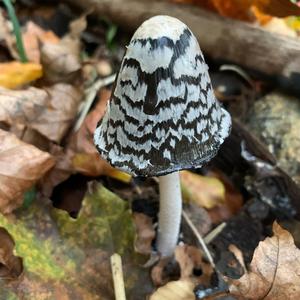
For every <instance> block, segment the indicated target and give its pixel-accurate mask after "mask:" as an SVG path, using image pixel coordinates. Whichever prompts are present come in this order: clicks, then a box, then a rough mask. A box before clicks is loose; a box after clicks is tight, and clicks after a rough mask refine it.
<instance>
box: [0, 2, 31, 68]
mask: <svg viewBox="0 0 300 300" xmlns="http://www.w3.org/2000/svg"><path fill="white" fill-rule="evenodd" d="M3 3H4V5H5V7H6V10H7V13H8V15H9V18H10V20H11V22H12V24H13V28H14V34H15V36H16V43H17V49H18V53H19V56H20V60H21V62H23V63H25V62H28V58H27V56H26V53H25V49H24V45H23V40H22V35H21V30H20V24H19V21H18V18H17V16H16V13H15V9H14V7H13V5H12V4H11V2H10V0H3Z"/></svg>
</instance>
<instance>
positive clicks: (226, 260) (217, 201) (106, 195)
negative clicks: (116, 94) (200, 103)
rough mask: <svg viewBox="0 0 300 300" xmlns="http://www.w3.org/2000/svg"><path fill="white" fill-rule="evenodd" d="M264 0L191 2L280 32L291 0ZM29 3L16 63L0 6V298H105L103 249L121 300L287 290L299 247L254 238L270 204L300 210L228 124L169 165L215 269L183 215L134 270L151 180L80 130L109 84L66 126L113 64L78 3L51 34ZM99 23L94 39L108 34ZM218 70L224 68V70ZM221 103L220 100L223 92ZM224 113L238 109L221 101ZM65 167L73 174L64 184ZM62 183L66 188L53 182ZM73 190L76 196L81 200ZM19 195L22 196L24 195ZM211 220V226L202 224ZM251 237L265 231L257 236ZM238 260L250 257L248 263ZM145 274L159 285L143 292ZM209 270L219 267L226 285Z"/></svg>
mask: <svg viewBox="0 0 300 300" xmlns="http://www.w3.org/2000/svg"><path fill="white" fill-rule="evenodd" d="M177 2H178V1H177ZM180 2H185V3H186V2H192V3H193V4H195V3H196V4H199V1H180ZM271 2H272V5H271ZM271 2H270V1H246V2H245V3H243V4H237V3H236V1H234V0H230V1H226V3H225V2H224V1H223V2H222V3H221V2H220V1H218V0H216V1H214V0H211V1H205V3H204V4H203V3H201V5H204V6H206V7H209V8H210V9H213V10H215V11H218V12H219V13H220V14H222V15H226V16H230V17H235V18H238V19H246V20H248V21H253V20H254V21H258V22H259V23H260V24H261V25H262V26H265V27H266V28H267V26H269V28H270V29H269V30H273V31H275V32H276V33H277V34H282V33H283V34H290V35H293V36H295V32H296V29H292V31H293V32H291V29H290V28H292V27H291V26H290V25H288V26H290V27H289V29H287V28H286V27H285V26H286V25H285V24H288V22H287V21H286V20H280V21H279V20H278V19H277V18H274V16H286V15H288V14H290V13H291V12H297V9H298V10H299V8H298V7H297V6H295V5H292V4H289V5H287V6H285V7H284V9H281V8H282V1H279V0H278V1H277V0H276V1H271ZM17 5H19V6H20V7H22V5H26V4H17ZM57 9H58V10H59V9H60V8H57ZM280 9H281V10H280ZM21 10H22V9H21ZM46 10H47V9H46ZM52 10H53V9H52ZM55 10H56V8H55V9H54V11H55ZM28 13H29V15H28V16H27V17H25V20H26V21H25V22H24V26H23V28H24V30H23V40H24V44H25V50H26V52H27V56H28V57H29V60H30V61H31V62H30V63H28V64H20V63H19V62H18V61H17V60H18V53H17V52H16V50H15V49H16V48H15V37H14V36H13V34H12V32H11V28H10V22H9V21H7V19H6V18H5V17H4V14H3V13H2V11H1V14H0V24H2V25H3V26H0V42H1V47H2V43H3V42H4V45H5V47H6V48H7V53H8V54H9V55H10V57H9V56H7V53H6V54H5V55H6V57H7V60H6V61H4V62H2V61H1V63H0V86H3V87H2V88H1V89H0V128H2V129H3V130H2V129H1V131H0V139H1V141H3V142H1V146H0V212H1V213H0V291H1V293H0V299H1V300H2V299H3V300H4V299H5V300H7V299H26V300H27V299H37V300H39V299H71V298H73V299H113V298H114V290H113V286H112V278H111V271H110V265H109V257H110V255H112V254H113V253H115V252H118V253H119V254H121V256H122V260H123V267H124V279H125V288H126V294H127V297H128V299H145V298H146V296H147V297H149V295H150V294H151V296H150V299H152V300H153V299H154V300H156V299H162V300H164V299H176V300H177V299H178V300H182V299H185V300H190V299H195V297H197V299H219V298H218V295H220V294H222V295H228V296H232V297H237V299H238V297H240V298H247V299H248V298H249V299H257V297H266V298H265V299H275V300H276V299H284V298H285V299H289V298H288V297H289V295H293V297H295V299H296V298H298V297H299V291H298V287H299V284H298V285H297V283H298V282H299V276H300V275H299V266H298V265H297V259H298V256H299V253H298V252H299V249H298V248H296V246H295V245H294V243H293V238H292V237H291V235H290V234H289V233H288V232H287V231H286V230H284V229H282V228H281V227H280V226H279V225H278V224H277V223H274V225H273V232H274V235H273V237H267V238H265V237H266V236H267V235H268V234H269V233H270V232H269V231H268V230H269V229H270V225H271V224H272V222H273V221H274V220H275V219H276V218H279V219H280V218H281V217H282V215H281V213H282V214H284V215H285V217H288V218H293V217H295V216H297V215H299V207H298V205H297V201H296V199H297V198H298V196H299V195H300V192H299V188H298V187H297V186H296V185H295V184H294V183H293V182H292V180H291V178H290V176H289V175H288V171H287V170H285V171H286V173H285V172H283V171H282V170H281V169H280V168H279V167H278V166H277V165H276V159H275V158H274V157H272V155H271V154H270V153H269V151H268V150H267V149H266V148H264V147H263V146H262V145H261V143H260V142H259V141H257V140H256V139H255V138H253V137H252V135H251V134H250V132H249V130H248V129H246V128H244V127H243V126H241V124H239V123H238V122H234V124H233V133H232V135H231V136H230V137H229V139H228V140H227V141H226V142H225V144H224V146H223V147H222V149H221V151H220V152H219V154H218V156H217V157H216V159H215V160H214V161H213V162H212V163H211V165H209V166H206V167H205V168H203V169H201V170H195V171H193V172H189V171H184V172H182V174H181V181H182V186H183V197H184V199H185V201H186V203H185V204H184V206H185V210H186V212H187V215H188V216H189V218H190V219H191V221H192V222H193V223H195V227H196V228H197V229H198V231H199V233H201V234H202V235H206V234H209V236H210V239H209V242H208V243H209V245H208V247H209V249H210V251H211V253H212V256H213V258H214V261H215V262H216V265H217V269H213V268H212V266H211V265H210V264H209V263H207V260H206V258H205V255H204V254H203V252H202V250H201V249H200V247H199V245H198V242H197V240H196V239H195V237H194V236H193V233H192V232H191V229H190V228H189V227H188V226H187V224H185V223H184V222H183V225H182V231H181V232H182V234H181V236H180V244H179V246H178V247H177V249H176V252H175V259H174V260H167V261H164V260H160V261H158V263H157V264H156V265H155V266H154V267H153V268H152V269H151V271H149V270H148V269H145V268H143V267H142V265H144V264H145V263H146V261H147V259H148V258H149V256H150V255H151V253H153V251H154V250H155V248H154V247H153V246H154V245H155V236H156V230H157V227H156V224H157V223H156V222H157V208H158V191H157V183H156V182H155V180H145V179H140V178H137V179H135V178H131V176H129V175H128V174H125V173H123V172H120V171H118V170H116V169H114V168H112V167H111V166H109V165H108V164H107V163H106V162H105V161H104V160H103V159H101V158H100V156H99V155H98V153H97V151H96V149H95V147H94V145H93V141H92V136H93V132H94V129H95V127H96V124H97V122H98V121H99V119H101V117H102V115H103V113H104V110H105V107H106V103H107V101H108V99H109V97H110V93H111V91H110V89H107V90H105V89H102V90H101V92H100V93H99V94H98V95H97V96H96V101H95V102H96V103H95V105H94V106H92V109H91V110H90V112H89V114H88V115H87V116H86V117H85V120H84V121H83V123H82V125H81V126H80V128H79V130H74V125H75V124H76V118H77V117H78V112H79V111H81V108H82V103H83V99H84V92H86V91H84V89H86V87H87V83H89V86H91V85H92V84H93V82H95V80H97V78H98V77H97V76H99V75H101V74H102V75H103V74H111V73H113V71H115V70H113V69H114V66H112V64H111V61H113V59H115V57H114V58H113V59H112V57H113V55H114V54H112V52H111V51H110V50H109V49H108V48H109V45H97V47H98V48H96V50H93V51H94V52H93V53H91V52H90V51H91V50H90V49H89V47H90V46H91V44H92V43H90V44H89V42H87V40H88V38H87V37H91V36H92V35H93V34H94V33H93V32H97V34H99V32H101V30H103V29H102V28H101V30H100V31H99V23H97V25H96V27H97V30H95V28H93V26H95V25H93V24H92V22H91V23H90V22H87V18H86V16H87V14H84V15H82V16H81V17H79V18H74V21H73V22H71V23H70V24H69V30H68V32H61V35H60V36H58V35H57V34H55V33H54V32H53V31H51V29H45V28H43V26H42V23H43V22H41V24H40V23H39V22H37V23H35V22H36V21H32V20H31V19H32V15H30V12H26V13H25V15H26V14H28ZM268 14H272V16H270V15H268ZM46 15H47V13H46ZM40 17H41V18H43V15H42V14H41V16H40ZM65 17H66V16H65V15H63V17H61V18H65ZM274 24H275V25H274ZM293 26H295V25H293ZM50 28H51V26H50ZM280 31H281V32H280ZM102 34H103V36H102V40H103V41H105V38H106V35H107V32H106V33H105V31H103V32H102ZM83 35H84V36H85V38H84V39H82V36H83ZM91 40H93V39H91ZM83 41H84V42H85V43H86V44H85V45H83ZM99 41H101V38H100V39H97V43H99ZM84 47H85V49H84ZM105 47H107V48H105ZM1 51H2V48H0V52H1ZM5 55H4V57H5ZM0 57H2V56H0ZM83 57H87V59H86V60H85V62H89V59H90V57H92V60H90V61H92V63H93V66H94V67H95V66H96V69H93V68H92V69H91V68H89V69H90V71H89V72H87V69H88V67H89V66H88V64H85V63H84V60H83V59H82V58H83ZM117 64H119V61H118V62H117ZM101 66H104V67H101ZM97 68H98V69H99V70H98V69H97ZM101 68H102V69H103V70H102V69H101ZM219 75H221V77H222V76H225V77H226V75H224V72H223V73H220V74H219ZM252 92H253V93H252V94H255V93H258V92H259V91H258V90H255V91H252ZM243 97H247V96H245V95H244V96H243ZM250 100H251V101H254V100H255V99H254V97H251V99H243V101H244V102H247V105H246V106H247V107H250V106H251V103H250ZM225 105H228V106H229V107H230V102H229V103H225ZM232 114H233V115H234V116H235V117H237V118H238V117H239V116H238V115H236V111H234V110H233V111H232ZM245 114H247V110H245ZM14 134H15V135H17V137H16V136H15V135H14ZM220 160H222V163H220ZM12 162H13V163H12ZM79 174H80V175H79ZM76 176H77V177H76ZM80 176H82V177H80ZM75 177H76V178H77V179H76V180H83V181H84V184H80V185H78V186H76V180H75V179H74V178H75ZM92 178H93V179H95V178H96V179H97V181H98V182H95V181H91V180H92ZM99 181H100V182H102V183H103V184H104V185H105V186H106V187H108V188H109V189H110V190H113V191H114V192H115V193H116V194H119V195H122V198H125V199H126V201H124V200H122V199H120V198H119V197H118V196H117V195H116V194H114V193H112V192H110V191H109V190H108V189H106V188H105V187H104V186H103V185H102V184H101V183H99ZM85 183H86V184H85ZM67 184H68V185H69V186H70V187H71V189H69V190H68V189H66V190H65V193H67V197H64V196H63V194H59V193H57V192H56V191H57V189H58V187H59V188H62V190H63V187H64V186H65V185H67ZM83 186H87V191H86V187H83ZM32 191H35V192H32ZM278 191H279V193H278ZM54 194H55V195H56V197H57V195H59V196H58V197H61V199H60V200H61V202H62V204H61V206H60V207H62V208H64V210H62V209H57V208H54V207H53V205H52V204H53V203H54V204H55V201H54V199H51V200H52V202H53V203H52V202H51V201H50V200H49V198H53V195H54ZM78 194H80V195H81V194H82V195H85V196H84V197H83V200H82V199H81V198H80V199H77V198H78ZM32 195H33V196H32ZM278 195H279V196H278ZM27 196H30V197H31V200H30V201H29V202H28V203H29V204H26V203H25V204H24V199H27V198H28V197H27ZM80 197H81V196H80ZM66 199H68V200H66ZM68 201H69V202H68ZM72 201H73V202H77V201H78V202H79V203H80V205H77V204H76V205H77V206H78V207H77V208H76V211H75V214H74V216H76V219H74V218H72V217H70V215H72V216H73V211H72V210H73V209H74V204H73V206H72ZM70 203H71V204H70ZM137 203H139V204H137ZM141 203H145V204H143V205H142V204H141ZM283 204H285V205H283ZM286 204H287V205H286ZM130 205H131V208H132V209H133V214H131V210H130ZM224 221H225V222H226V223H223V224H224V226H223V227H222V230H221V231H220V232H218V231H216V233H214V230H215V229H216V228H215V227H216V226H218V225H219V224H220V223H222V222H224ZM266 224H267V225H266ZM120 229H122V230H120ZM214 234H215V236H214ZM250 239H251V241H250ZM259 240H264V241H263V242H260V243H259V244H258V241H259ZM232 243H233V244H232ZM234 245H235V246H234ZM238 247H239V248H241V249H242V251H241V250H239V249H238ZM232 249H233V250H232ZM231 251H232V252H231ZM243 257H244V258H243ZM252 257H253V258H252ZM292 258H293V259H292ZM244 260H245V261H246V262H250V261H251V263H250V265H249V267H247V266H246V263H245V262H244ZM221 273H223V275H220V274H221ZM150 274H151V276H152V282H153V283H154V284H155V285H156V286H160V287H159V288H158V289H157V290H156V291H155V292H154V293H153V286H152V282H151V279H150V276H149V275H150ZM243 274H244V275H243ZM216 276H217V277H218V278H219V277H220V276H221V277H222V276H223V278H226V280H227V284H228V286H226V284H225V285H224V284H221V283H220V282H221V281H220V278H219V281H218V280H216V279H215V278H216Z"/></svg>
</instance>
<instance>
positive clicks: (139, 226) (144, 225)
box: [133, 212, 155, 254]
mask: <svg viewBox="0 0 300 300" xmlns="http://www.w3.org/2000/svg"><path fill="white" fill-rule="evenodd" d="M133 222H134V224H135V227H136V234H137V236H136V240H135V244H134V246H135V250H136V251H137V252H138V253H142V254H150V253H151V251H152V241H153V239H154V238H155V230H154V228H153V224H152V219H151V218H150V217H149V216H147V215H145V214H142V213H137V212H134V213H133Z"/></svg>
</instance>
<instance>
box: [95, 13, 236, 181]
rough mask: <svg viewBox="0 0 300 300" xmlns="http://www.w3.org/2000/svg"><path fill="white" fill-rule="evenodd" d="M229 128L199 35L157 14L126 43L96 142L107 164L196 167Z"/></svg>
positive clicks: (136, 169)
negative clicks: (212, 82) (213, 85)
mask: <svg viewBox="0 0 300 300" xmlns="http://www.w3.org/2000/svg"><path fill="white" fill-rule="evenodd" d="M230 128H231V118H230V115H229V114H228V112H227V111H225V110H224V109H222V108H221V107H220V104H219V103H218V101H217V100H216V98H215V96H214V93H213V89H212V86H211V81H210V78H209V75H208V67H207V65H206V63H205V62H204V59H203V55H202V52H201V50H200V47H199V44H198V42H197V39H196V38H195V36H194V35H193V33H192V32H191V31H190V29H189V28H188V27H187V26H186V25H185V24H184V23H182V22H181V21H179V20H178V19H176V18H172V17H168V16H156V17H153V18H151V19H149V20H147V21H145V22H144V23H143V24H142V25H141V26H140V27H139V28H138V29H137V31H136V32H135V34H134V35H133V37H132V39H131V41H130V44H129V46H128V47H127V51H126V53H125V56H124V58H123V61H122V64H121V67H120V71H119V73H118V76H117V79H116V82H115V87H114V90H113V92H112V96H111V99H110V102H109V104H108V106H107V110H106V113H105V115H104V117H103V119H102V120H101V121H100V122H99V124H98V127H97V129H96V131H95V135H94V142H95V145H96V147H97V149H98V151H99V152H100V154H101V156H102V157H103V158H105V159H106V160H107V161H108V162H110V164H111V165H113V166H115V167H117V168H119V169H121V170H124V171H126V172H128V173H131V174H133V175H141V176H159V175H164V174H168V173H172V172H175V171H178V170H181V169H190V168H196V167H200V166H202V165H203V164H204V163H205V162H207V161H209V160H210V159H211V158H212V157H213V156H215V155H216V153H217V151H218V149H219V147H220V145H221V144H222V142H223V141H224V139H225V138H226V137H227V136H228V134H229V132H230Z"/></svg>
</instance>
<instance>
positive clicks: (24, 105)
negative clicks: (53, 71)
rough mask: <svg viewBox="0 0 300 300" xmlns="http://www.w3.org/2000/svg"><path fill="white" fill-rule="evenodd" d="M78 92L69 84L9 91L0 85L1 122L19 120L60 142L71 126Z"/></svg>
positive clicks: (10, 123)
mask: <svg viewBox="0 0 300 300" xmlns="http://www.w3.org/2000/svg"><path fill="white" fill-rule="evenodd" d="M81 96H82V94H81V92H80V91H79V90H78V89H76V88H75V87H73V86H72V85H69V84H64V83H61V84H56V85H53V86H51V87H48V88H45V89H44V90H42V89H37V88H33V87H30V88H28V89H26V90H17V91H12V90H8V89H4V88H0V121H2V122H5V123H7V124H8V125H16V124H17V123H20V124H22V125H25V126H28V127H30V128H32V129H35V130H36V131H38V132H39V133H40V134H42V135H43V136H45V137H46V138H47V139H49V140H51V141H54V142H57V143H59V142H60V141H61V139H62V138H63V136H64V135H65V133H66V131H67V130H68V129H69V127H70V126H71V123H72V122H73V120H74V118H75V116H76V113H77V108H78V105H79V103H80V100H81Z"/></svg>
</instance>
